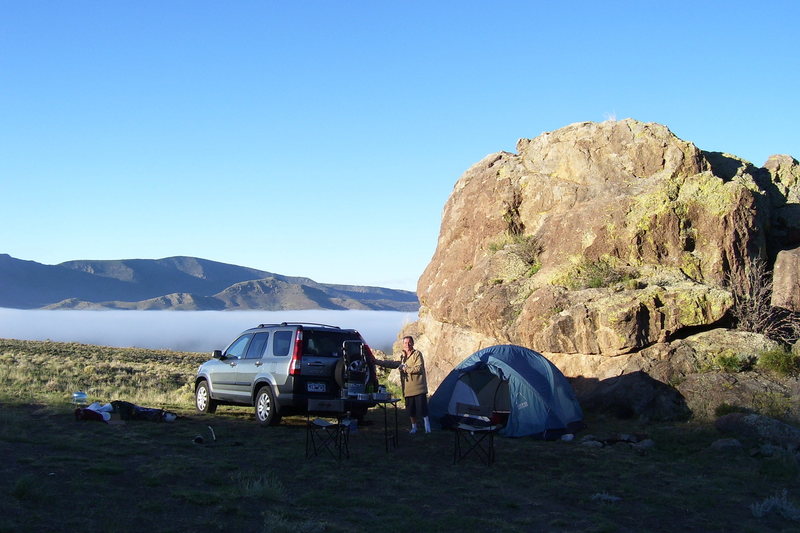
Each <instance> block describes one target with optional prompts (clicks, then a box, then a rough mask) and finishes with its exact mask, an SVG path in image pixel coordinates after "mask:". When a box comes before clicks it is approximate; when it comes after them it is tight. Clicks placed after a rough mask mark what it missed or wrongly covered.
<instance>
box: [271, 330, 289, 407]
mask: <svg viewBox="0 0 800 533" xmlns="http://www.w3.org/2000/svg"><path fill="white" fill-rule="evenodd" d="M294 335H295V329H294V328H285V329H284V328H280V329H276V330H275V331H273V333H272V342H271V343H270V345H269V346H268V347H267V353H266V355H265V356H264V360H265V361H266V363H267V365H268V366H269V371H270V374H271V375H272V379H273V380H274V382H275V391H276V395H277V400H278V402H279V403H281V404H283V405H288V404H291V403H292V399H293V397H294V395H293V390H292V381H293V380H291V379H289V364H290V363H291V362H292V348H293V347H294Z"/></svg>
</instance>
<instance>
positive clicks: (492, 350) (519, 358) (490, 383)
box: [429, 344, 585, 439]
mask: <svg viewBox="0 0 800 533" xmlns="http://www.w3.org/2000/svg"><path fill="white" fill-rule="evenodd" d="M459 403H460V404H471V405H480V406H490V407H491V409H492V411H494V412H495V413H496V415H495V416H497V414H501V416H502V415H505V414H506V413H507V416H508V419H507V421H506V423H505V426H504V427H503V429H501V430H500V434H501V435H504V436H506V437H525V436H534V437H539V438H544V439H552V438H558V437H559V436H560V435H563V434H565V433H573V432H575V431H578V430H580V429H582V428H583V427H585V426H584V424H583V412H582V411H581V407H580V405H579V404H578V401H577V400H576V398H575V392H574V391H573V390H572V386H571V385H570V384H569V382H568V381H567V378H565V377H564V374H562V373H561V371H560V370H559V369H558V368H556V366H555V365H554V364H553V363H551V362H550V361H548V360H547V359H546V358H545V357H544V356H543V355H542V354H540V353H538V352H535V351H533V350H530V349H528V348H524V347H522V346H515V345H512V344H506V345H499V346H491V347H489V348H484V349H483V350H479V351H477V352H475V353H474V354H472V355H471V356H469V357H468V358H466V359H465V360H464V361H462V362H461V363H460V364H459V365H458V366H456V367H455V368H454V369H453V370H452V371H451V372H450V373H449V374H448V375H447V377H446V378H445V379H444V381H442V383H441V384H440V385H439V387H438V388H437V389H436V392H434V393H433V396H431V398H430V402H429V410H430V417H431V420H432V421H433V422H434V423H438V424H440V425H441V426H442V427H448V426H449V425H451V424H452V421H453V420H454V419H455V417H456V409H457V404H459Z"/></svg>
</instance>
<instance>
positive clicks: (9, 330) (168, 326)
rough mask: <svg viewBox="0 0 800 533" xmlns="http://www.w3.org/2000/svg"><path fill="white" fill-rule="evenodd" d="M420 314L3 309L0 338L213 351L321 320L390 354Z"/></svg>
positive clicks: (389, 312) (320, 321)
mask: <svg viewBox="0 0 800 533" xmlns="http://www.w3.org/2000/svg"><path fill="white" fill-rule="evenodd" d="M416 319H417V314H416V313H401V312H395V311H39V310H32V311H28V310H18V309H2V308H0V337H2V338H7V339H22V340H52V341H63V342H80V343H84V344H98V345H101V346H117V347H129V346H132V347H139V348H154V349H168V350H177V351H187V352H210V351H211V350H215V349H223V348H225V347H226V346H227V344H228V343H229V342H231V341H232V340H233V339H234V338H235V337H236V335H237V334H239V333H240V332H241V331H242V330H245V329H247V328H251V327H253V326H256V325H258V324H262V323H273V322H317V323H321V324H332V325H336V326H340V327H343V328H354V329H357V330H358V331H359V332H361V335H362V336H363V337H364V340H366V341H367V344H369V345H370V346H372V347H373V348H377V349H379V350H383V351H390V350H391V346H392V343H393V342H394V341H395V340H396V339H397V335H398V333H400V330H401V329H402V327H403V326H404V325H405V324H407V323H410V322H413V321H415V320H416Z"/></svg>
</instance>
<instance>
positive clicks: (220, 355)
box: [211, 350, 222, 359]
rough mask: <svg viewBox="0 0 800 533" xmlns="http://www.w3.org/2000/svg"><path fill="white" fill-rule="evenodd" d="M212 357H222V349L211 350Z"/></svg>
mask: <svg viewBox="0 0 800 533" xmlns="http://www.w3.org/2000/svg"><path fill="white" fill-rule="evenodd" d="M211 357H213V358H214V359H222V350H214V351H213V352H211Z"/></svg>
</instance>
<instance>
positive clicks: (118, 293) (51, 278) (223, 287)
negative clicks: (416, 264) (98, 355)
mask: <svg viewBox="0 0 800 533" xmlns="http://www.w3.org/2000/svg"><path fill="white" fill-rule="evenodd" d="M0 307H10V308H16V309H138V310H142V309H163V310H223V309H238V310H247V309H262V310H289V309H373V310H386V311H412V312H413V311H416V310H417V309H418V308H419V302H418V300H417V297H416V294H414V293H413V292H411V291H403V290H397V289H386V288H381V287H363V286H357V285H332V284H325V283H317V282H316V281H314V280H312V279H309V278H303V277H292V276H283V275H280V274H275V273H272V272H266V271H263V270H256V269H253V268H247V267H241V266H236V265H229V264H225V263H219V262H216V261H209V260H207V259H200V258H196V257H167V258H164V259H121V260H108V261H84V260H79V261H67V262H65V263H61V264H58V265H43V264H41V263H36V262H34V261H24V260H21V259H16V258H14V257H11V256H10V255H8V254H0Z"/></svg>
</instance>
